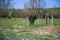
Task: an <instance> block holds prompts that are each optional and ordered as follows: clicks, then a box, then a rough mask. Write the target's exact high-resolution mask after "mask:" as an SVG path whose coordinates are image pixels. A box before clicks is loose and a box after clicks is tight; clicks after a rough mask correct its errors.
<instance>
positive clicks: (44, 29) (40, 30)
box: [32, 26, 60, 35]
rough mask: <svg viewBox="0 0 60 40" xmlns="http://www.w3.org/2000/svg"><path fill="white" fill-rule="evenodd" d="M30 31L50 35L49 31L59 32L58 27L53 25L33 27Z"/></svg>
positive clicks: (59, 28)
mask: <svg viewBox="0 0 60 40" xmlns="http://www.w3.org/2000/svg"><path fill="white" fill-rule="evenodd" d="M32 33H35V34H39V35H50V34H51V33H52V34H59V33H60V27H55V26H45V27H40V28H37V29H33V30H32Z"/></svg>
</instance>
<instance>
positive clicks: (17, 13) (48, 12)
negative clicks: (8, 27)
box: [0, 8, 60, 18]
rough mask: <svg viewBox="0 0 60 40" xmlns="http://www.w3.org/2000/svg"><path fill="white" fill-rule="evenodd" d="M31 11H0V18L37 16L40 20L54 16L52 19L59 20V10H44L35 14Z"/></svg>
mask: <svg viewBox="0 0 60 40" xmlns="http://www.w3.org/2000/svg"><path fill="white" fill-rule="evenodd" d="M31 11H33V10H31V9H30V11H29V10H27V9H9V12H7V11H5V12H4V11H3V10H1V9H0V18H12V17H14V18H26V17H28V16H29V15H31V14H32V15H34V14H35V15H37V16H39V17H41V18H45V15H48V16H49V17H51V15H53V16H54V18H60V8H45V9H43V10H42V9H40V10H39V11H38V12H37V13H33V12H31Z"/></svg>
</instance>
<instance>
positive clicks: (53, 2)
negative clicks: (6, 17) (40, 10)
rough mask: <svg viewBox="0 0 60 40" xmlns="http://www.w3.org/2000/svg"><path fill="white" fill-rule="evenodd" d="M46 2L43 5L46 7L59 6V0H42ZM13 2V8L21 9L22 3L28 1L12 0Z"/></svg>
mask: <svg viewBox="0 0 60 40" xmlns="http://www.w3.org/2000/svg"><path fill="white" fill-rule="evenodd" d="M44 1H45V2H46V5H45V7H46V8H52V7H54V6H56V7H60V0H44ZM13 2H14V3H15V4H14V8H16V9H22V8H24V3H25V2H28V0H14V1H13Z"/></svg>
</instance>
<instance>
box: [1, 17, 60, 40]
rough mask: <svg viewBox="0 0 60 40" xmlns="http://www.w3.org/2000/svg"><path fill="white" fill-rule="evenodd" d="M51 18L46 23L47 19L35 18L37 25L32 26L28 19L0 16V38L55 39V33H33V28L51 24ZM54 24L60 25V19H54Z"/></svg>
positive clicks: (19, 39)
mask: <svg viewBox="0 0 60 40" xmlns="http://www.w3.org/2000/svg"><path fill="white" fill-rule="evenodd" d="M50 25H51V19H49V20H48V25H46V22H45V19H37V20H35V25H32V26H30V25H29V21H28V19H23V18H16V19H8V18H0V37H1V38H0V40H3V38H4V39H5V40H55V36H54V35H36V34H31V31H32V29H33V28H40V27H44V26H50ZM54 25H55V26H60V20H58V19H54Z"/></svg>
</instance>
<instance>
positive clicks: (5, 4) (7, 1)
mask: <svg viewBox="0 0 60 40" xmlns="http://www.w3.org/2000/svg"><path fill="white" fill-rule="evenodd" d="M11 2H12V0H0V8H1V9H2V12H3V16H7V15H8V13H9V9H10V8H11Z"/></svg>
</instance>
